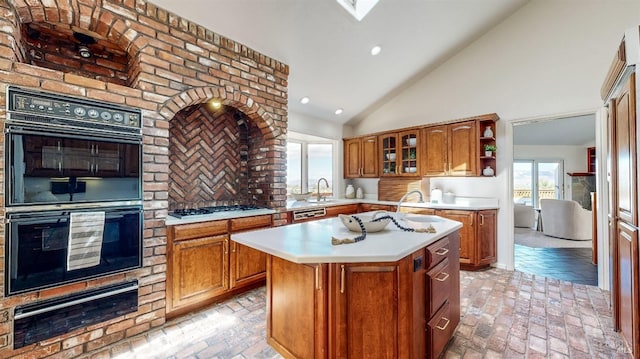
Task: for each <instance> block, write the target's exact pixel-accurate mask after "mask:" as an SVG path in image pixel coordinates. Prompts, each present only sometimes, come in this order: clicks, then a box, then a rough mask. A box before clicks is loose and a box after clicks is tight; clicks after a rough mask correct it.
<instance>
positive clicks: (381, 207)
mask: <svg viewBox="0 0 640 359" xmlns="http://www.w3.org/2000/svg"><path fill="white" fill-rule="evenodd" d="M371 211H387V212H395V211H396V206H392V205H388V204H377V203H360V205H359V207H358V212H371Z"/></svg>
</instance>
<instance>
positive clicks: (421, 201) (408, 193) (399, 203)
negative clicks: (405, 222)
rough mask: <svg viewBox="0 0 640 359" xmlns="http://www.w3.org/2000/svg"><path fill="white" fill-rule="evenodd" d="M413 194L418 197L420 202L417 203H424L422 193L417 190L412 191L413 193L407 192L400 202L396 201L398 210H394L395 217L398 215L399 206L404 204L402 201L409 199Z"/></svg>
mask: <svg viewBox="0 0 640 359" xmlns="http://www.w3.org/2000/svg"><path fill="white" fill-rule="evenodd" d="M413 193H417V194H419V195H420V200H419V201H418V203H424V195H423V194H422V191H420V190H418V189H414V190H413V191H409V192H407V193H405V194H404V196H402V198H400V201H398V208H397V209H396V216H397V215H398V214H400V206H402V202H404V200H405V199H406V198H407V197H409V195H411V194H413Z"/></svg>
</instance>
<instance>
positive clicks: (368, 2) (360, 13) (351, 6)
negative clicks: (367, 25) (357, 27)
mask: <svg viewBox="0 0 640 359" xmlns="http://www.w3.org/2000/svg"><path fill="white" fill-rule="evenodd" d="M336 1H337V2H338V4H340V5H342V7H343V8H344V9H345V10H347V12H348V13H349V14H351V16H353V17H355V18H356V20H358V21H361V20H362V19H363V18H364V17H365V16H366V15H367V14H368V13H369V11H370V10H371V9H373V7H374V6H375V5H376V4H377V3H378V0H336Z"/></svg>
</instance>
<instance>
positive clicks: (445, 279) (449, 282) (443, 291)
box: [426, 259, 454, 318]
mask: <svg viewBox="0 0 640 359" xmlns="http://www.w3.org/2000/svg"><path fill="white" fill-rule="evenodd" d="M451 269H452V268H451V266H450V265H449V259H445V260H443V261H442V262H440V264H438V265H437V266H435V267H433V268H432V269H431V270H430V271H428V272H427V274H426V281H427V283H426V285H427V299H428V301H429V303H428V304H429V310H428V312H427V313H428V316H427V317H429V318H431V317H432V316H433V315H434V314H435V313H436V312H437V311H438V309H440V307H441V306H442V304H443V303H444V302H446V301H447V299H449V293H451V291H452V290H453V288H452V286H453V285H454V284H453V275H452V273H451Z"/></svg>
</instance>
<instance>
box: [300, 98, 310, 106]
mask: <svg viewBox="0 0 640 359" xmlns="http://www.w3.org/2000/svg"><path fill="white" fill-rule="evenodd" d="M309 101H311V100H310V99H309V98H308V97H307V96H305V97H303V98H301V99H300V103H301V104H303V105H306V104H308V103H309Z"/></svg>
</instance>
